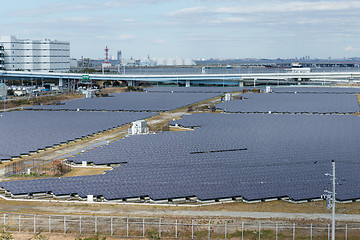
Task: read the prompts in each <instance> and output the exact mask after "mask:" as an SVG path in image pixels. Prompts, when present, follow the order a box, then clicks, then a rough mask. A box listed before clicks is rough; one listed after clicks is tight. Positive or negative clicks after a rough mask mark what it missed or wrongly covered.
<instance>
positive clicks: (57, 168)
mask: <svg viewBox="0 0 360 240" xmlns="http://www.w3.org/2000/svg"><path fill="white" fill-rule="evenodd" d="M70 171H71V166H69V165H67V164H64V163H63V162H62V161H60V160H54V161H49V160H43V159H31V160H27V159H20V160H17V161H14V162H11V163H9V164H7V165H6V166H5V171H4V176H5V177H9V176H16V175H23V176H26V175H31V176H37V177H49V176H51V177H53V176H62V175H64V174H66V173H68V172H70Z"/></svg>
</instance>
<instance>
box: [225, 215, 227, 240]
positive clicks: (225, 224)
mask: <svg viewBox="0 0 360 240" xmlns="http://www.w3.org/2000/svg"><path fill="white" fill-rule="evenodd" d="M226 233H227V226H226V220H225V240H226V239H227V238H226V235H227V234H226Z"/></svg>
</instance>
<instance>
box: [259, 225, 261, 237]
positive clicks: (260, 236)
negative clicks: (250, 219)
mask: <svg viewBox="0 0 360 240" xmlns="http://www.w3.org/2000/svg"><path fill="white" fill-rule="evenodd" d="M260 237H261V222H259V240H260Z"/></svg>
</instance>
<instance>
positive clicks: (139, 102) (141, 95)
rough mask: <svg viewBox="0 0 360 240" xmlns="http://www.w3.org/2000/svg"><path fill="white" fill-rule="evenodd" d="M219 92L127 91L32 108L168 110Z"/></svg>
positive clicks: (211, 96) (204, 98) (214, 95)
mask: <svg viewBox="0 0 360 240" xmlns="http://www.w3.org/2000/svg"><path fill="white" fill-rule="evenodd" d="M218 95H219V93H199V94H194V93H171V92H170V93H169V92H153V93H150V92H125V93H116V94H113V95H112V96H111V97H98V98H89V99H85V98H83V99H76V100H70V101H64V102H63V103H64V105H41V106H34V107H31V109H53V110H77V109H80V110H98V111H101V110H108V111H168V110H173V109H177V108H180V107H183V106H186V105H189V104H194V103H197V102H200V101H203V100H206V99H210V98H213V97H216V96H218Z"/></svg>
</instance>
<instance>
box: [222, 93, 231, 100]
mask: <svg viewBox="0 0 360 240" xmlns="http://www.w3.org/2000/svg"><path fill="white" fill-rule="evenodd" d="M231 99H232V94H231V93H226V94H225V98H224V100H225V101H231Z"/></svg>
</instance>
